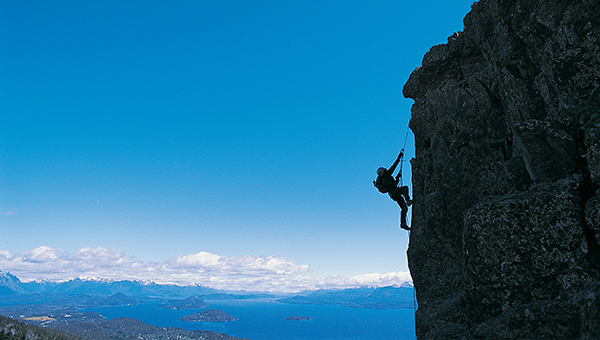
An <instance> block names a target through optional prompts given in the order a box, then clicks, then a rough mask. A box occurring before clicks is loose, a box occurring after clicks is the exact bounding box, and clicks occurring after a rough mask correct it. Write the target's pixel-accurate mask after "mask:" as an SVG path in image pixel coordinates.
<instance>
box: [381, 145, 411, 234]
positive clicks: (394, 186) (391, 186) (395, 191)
mask: <svg viewBox="0 0 600 340" xmlns="http://www.w3.org/2000/svg"><path fill="white" fill-rule="evenodd" d="M403 155H404V150H403V151H400V154H399V155H398V158H396V161H395V162H394V164H392V166H391V167H390V169H389V170H388V169H386V168H383V167H381V168H379V169H377V179H376V180H374V181H373V185H374V186H375V187H376V188H377V189H378V190H379V192H381V193H387V194H389V195H390V197H391V198H392V199H393V200H394V201H396V203H398V205H399V206H400V209H401V213H400V228H402V229H406V230H410V227H409V226H408V225H407V224H406V212H407V210H408V207H409V206H410V205H411V204H412V203H413V201H412V200H411V199H410V197H409V196H408V187H407V186H400V187H399V186H398V183H399V182H400V176H402V174H401V173H398V175H396V178H395V179H394V177H393V174H394V171H395V170H396V167H397V166H398V163H400V160H401V159H402V156H403Z"/></svg>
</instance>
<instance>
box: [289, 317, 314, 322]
mask: <svg viewBox="0 0 600 340" xmlns="http://www.w3.org/2000/svg"><path fill="white" fill-rule="evenodd" d="M285 319H286V320H293V321H306V320H313V319H314V318H311V317H308V316H290V317H289V318H285Z"/></svg>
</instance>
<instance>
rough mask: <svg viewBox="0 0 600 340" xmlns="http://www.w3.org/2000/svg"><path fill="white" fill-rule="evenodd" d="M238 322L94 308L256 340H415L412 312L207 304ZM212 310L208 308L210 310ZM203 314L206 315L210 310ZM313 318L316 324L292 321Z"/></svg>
mask: <svg viewBox="0 0 600 340" xmlns="http://www.w3.org/2000/svg"><path fill="white" fill-rule="evenodd" d="M206 302H207V303H208V304H209V307H208V309H211V308H218V309H220V310H222V311H224V312H226V313H228V314H230V315H232V316H234V317H237V318H239V320H237V321H232V322H183V321H180V320H179V318H180V317H182V316H184V315H188V314H193V313H198V312H199V311H200V310H192V311H189V310H188V311H181V310H170V309H162V308H158V307H156V304H145V305H134V306H123V307H101V308H93V309H88V311H94V312H98V313H100V314H102V315H103V316H104V317H106V318H107V319H114V318H118V317H128V318H134V319H138V320H140V321H142V322H145V323H147V324H150V325H153V326H157V327H180V328H183V329H187V330H197V329H201V330H210V331H215V332H221V333H227V334H229V335H232V336H237V337H242V338H249V339H253V340H300V339H303V340H343V339H344V340H345V339H352V340H354V339H357V340H358V339H361V340H363V339H364V340H371V339H372V340H375V339H377V340H382V339H390V340H405V339H406V340H408V339H410V340H414V339H416V336H415V328H414V325H415V317H414V311H413V310H412V309H383V310H380V309H361V308H350V307H340V306H321V305H302V304H285V303H279V302H274V301H271V300H218V301H210V300H209V301H206ZM205 309H206V308H205ZM205 309H203V310H205ZM291 316H308V317H311V318H313V320H306V321H292V320H286V318H287V317H291Z"/></svg>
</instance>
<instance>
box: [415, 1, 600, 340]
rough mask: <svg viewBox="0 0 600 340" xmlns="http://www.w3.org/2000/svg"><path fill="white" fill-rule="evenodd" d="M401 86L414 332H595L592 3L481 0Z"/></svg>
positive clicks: (599, 16)
mask: <svg viewBox="0 0 600 340" xmlns="http://www.w3.org/2000/svg"><path fill="white" fill-rule="evenodd" d="M464 23H465V29H464V32H460V33H456V34H454V35H452V36H451V37H449V38H448V43H447V44H444V45H438V46H434V47H433V48H432V49H431V50H430V51H429V52H428V53H427V54H426V55H425V56H424V58H423V66H421V67H419V68H417V69H416V70H415V71H414V72H413V74H412V75H411V77H410V79H409V80H408V82H407V83H406V85H405V87H404V95H405V96H406V97H408V98H412V99H414V100H415V103H414V105H413V108H412V119H411V122H410V128H411V130H412V131H413V132H414V134H415V144H416V145H415V147H416V155H415V158H414V159H413V160H411V164H412V167H413V170H412V172H413V179H412V180H413V192H414V193H413V195H414V197H415V203H414V205H413V215H412V228H413V229H412V232H411V235H410V245H409V250H408V256H409V267H410V270H411V274H412V277H413V280H414V283H415V288H416V292H417V301H418V304H419V309H418V310H417V313H416V326H417V335H418V337H419V338H420V339H460V338H465V339H472V338H528V339H534V338H551V339H598V338H600V300H599V299H600V273H599V269H600V246H599V242H600V233H599V232H598V231H599V229H600V191H598V190H597V189H598V187H599V184H600V2H598V1H596V0H594V1H589V0H588V1H586V0H573V1H561V0H544V1H542V0H512V1H502V0H481V1H479V2H476V3H475V4H474V5H473V7H472V10H471V12H470V13H469V14H468V15H467V16H466V17H465V20H464Z"/></svg>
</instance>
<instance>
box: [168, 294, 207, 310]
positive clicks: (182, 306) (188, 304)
mask: <svg viewBox="0 0 600 340" xmlns="http://www.w3.org/2000/svg"><path fill="white" fill-rule="evenodd" d="M157 307H159V308H165V309H178V310H193V309H202V308H206V307H208V304H207V303H206V302H204V301H203V300H202V299H199V298H197V297H195V296H190V297H189V298H187V299H185V300H177V301H175V302H172V303H169V304H166V305H159V306H157Z"/></svg>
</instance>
